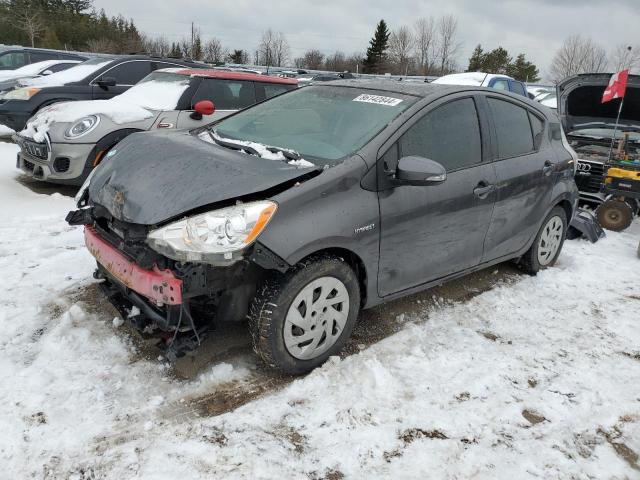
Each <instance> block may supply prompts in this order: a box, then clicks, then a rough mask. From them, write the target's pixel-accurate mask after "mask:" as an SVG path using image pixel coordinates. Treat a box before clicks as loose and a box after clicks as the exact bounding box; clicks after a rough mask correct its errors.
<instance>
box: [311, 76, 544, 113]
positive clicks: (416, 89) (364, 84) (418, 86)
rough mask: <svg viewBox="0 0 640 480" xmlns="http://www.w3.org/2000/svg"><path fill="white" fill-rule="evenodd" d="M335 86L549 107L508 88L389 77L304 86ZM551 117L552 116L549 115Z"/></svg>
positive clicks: (535, 108) (531, 106)
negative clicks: (467, 95) (479, 96)
mask: <svg viewBox="0 0 640 480" xmlns="http://www.w3.org/2000/svg"><path fill="white" fill-rule="evenodd" d="M333 87H350V88H356V89H360V90H379V91H382V92H389V93H399V94H402V95H413V96H415V97H420V98H427V97H442V96H444V95H449V94H451V93H458V92H477V93H485V94H491V95H492V96H502V97H508V98H509V99H511V100H516V101H517V102H520V103H525V104H527V105H528V107H529V108H532V109H534V110H537V111H538V112H540V113H541V114H544V115H547V113H546V112H547V111H548V108H546V107H544V106H541V105H540V104H539V103H538V102H534V101H533V100H531V99H530V98H529V97H525V96H524V95H519V94H516V93H513V92H508V91H506V90H494V89H492V88H487V87H480V86H467V85H449V84H435V83H426V82H424V83H419V82H404V81H398V80H388V79H381V78H375V79H365V78H359V79H344V80H335V81H333V82H326V83H314V84H313V85H312V86H309V87H304V88H333ZM549 118H550V119H551V117H549Z"/></svg>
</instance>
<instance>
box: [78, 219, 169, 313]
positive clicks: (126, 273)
mask: <svg viewBox="0 0 640 480" xmlns="http://www.w3.org/2000/svg"><path fill="white" fill-rule="evenodd" d="M84 243H85V244H86V245H87V248H88V249H89V251H90V252H91V255H93V256H94V257H95V258H96V260H97V261H98V263H99V264H100V265H102V266H103V267H104V268H105V269H106V270H107V271H108V272H109V273H110V274H111V275H113V277H114V278H116V279H117V280H118V281H119V282H120V283H122V284H123V285H124V286H126V287H127V288H130V289H131V290H133V291H135V292H136V293H139V294H140V295H143V296H145V297H147V298H149V299H151V300H153V301H155V302H156V303H164V304H168V305H180V304H181V303H182V280H180V279H179V278H176V277H175V276H174V275H173V273H172V272H171V270H160V269H158V267H157V266H155V265H154V267H153V270H146V269H144V268H141V267H139V266H138V265H136V264H135V263H133V262H132V261H130V260H129V259H127V258H126V257H125V256H124V255H122V254H121V253H120V252H119V251H118V250H117V249H115V248H114V247H112V246H111V245H110V244H109V243H107V242H105V241H104V240H103V239H102V238H100V237H99V236H98V234H97V233H96V231H95V229H93V228H92V227H88V226H85V227H84Z"/></svg>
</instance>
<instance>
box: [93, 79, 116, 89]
mask: <svg viewBox="0 0 640 480" xmlns="http://www.w3.org/2000/svg"><path fill="white" fill-rule="evenodd" d="M96 85H98V86H99V87H105V88H106V87H115V86H116V79H115V78H114V77H102V78H100V79H98V80H97V81H96Z"/></svg>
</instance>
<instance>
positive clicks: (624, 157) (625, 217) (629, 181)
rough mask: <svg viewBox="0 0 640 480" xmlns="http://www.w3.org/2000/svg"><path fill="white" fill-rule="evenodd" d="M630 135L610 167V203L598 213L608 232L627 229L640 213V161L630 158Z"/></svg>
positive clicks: (606, 184)
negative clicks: (628, 146) (628, 151)
mask: <svg viewBox="0 0 640 480" xmlns="http://www.w3.org/2000/svg"><path fill="white" fill-rule="evenodd" d="M628 138H629V136H628V134H625V135H624V136H623V138H622V140H621V141H620V145H619V146H618V149H617V152H616V154H615V155H614V156H613V157H612V160H611V161H610V162H609V163H608V165H607V166H606V171H605V176H604V182H603V184H602V191H603V193H604V194H605V195H606V196H607V199H606V200H605V201H604V202H603V203H602V204H600V206H599V207H598V209H597V210H596V216H597V217H598V222H599V223H600V225H602V226H603V227H604V228H606V229H607V230H613V231H615V232H620V231H622V230H624V229H626V228H627V227H628V226H629V225H631V222H632V221H633V218H634V217H635V216H636V215H637V214H638V210H639V209H640V158H634V159H632V158H630V157H629V155H628V153H627V149H626V145H627V144H628Z"/></svg>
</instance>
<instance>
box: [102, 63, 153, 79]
mask: <svg viewBox="0 0 640 480" xmlns="http://www.w3.org/2000/svg"><path fill="white" fill-rule="evenodd" d="M150 73H151V62H145V61H136V62H125V63H121V64H120V65H118V66H117V67H114V68H112V69H111V70H109V71H107V72H104V73H103V74H102V77H103V78H104V77H114V78H115V79H116V84H118V85H135V84H136V83H138V82H139V81H140V80H142V79H143V78H144V77H146V76H147V75H149V74H150Z"/></svg>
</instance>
